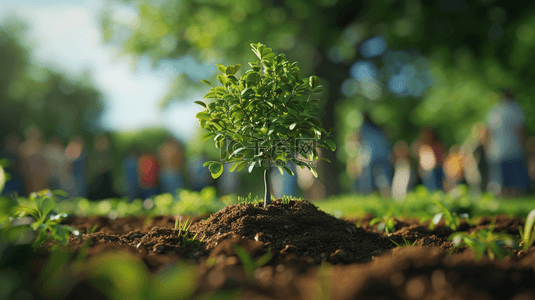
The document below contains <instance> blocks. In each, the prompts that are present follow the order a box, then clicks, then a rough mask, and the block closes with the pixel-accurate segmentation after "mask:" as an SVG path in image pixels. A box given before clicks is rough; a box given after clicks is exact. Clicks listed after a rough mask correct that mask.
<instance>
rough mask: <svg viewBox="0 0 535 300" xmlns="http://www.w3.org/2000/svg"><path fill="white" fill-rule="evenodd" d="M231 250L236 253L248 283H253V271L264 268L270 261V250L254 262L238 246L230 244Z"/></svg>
mask: <svg viewBox="0 0 535 300" xmlns="http://www.w3.org/2000/svg"><path fill="white" fill-rule="evenodd" d="M232 248H233V249H234V251H236V254H238V257H239V258H240V261H241V263H242V266H243V270H244V271H245V276H247V279H248V280H249V281H254V271H255V270H256V269H258V268H260V267H262V266H264V265H265V264H266V263H267V262H268V261H270V260H271V248H268V250H267V252H266V253H265V254H264V255H262V256H261V257H259V258H257V259H256V260H255V259H253V258H252V257H251V256H250V255H249V253H247V251H246V250H245V249H243V247H241V246H240V245H238V244H232Z"/></svg>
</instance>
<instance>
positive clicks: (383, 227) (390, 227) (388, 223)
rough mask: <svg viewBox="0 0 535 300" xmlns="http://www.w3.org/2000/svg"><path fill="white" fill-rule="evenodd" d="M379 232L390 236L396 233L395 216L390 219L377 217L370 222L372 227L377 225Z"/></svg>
mask: <svg viewBox="0 0 535 300" xmlns="http://www.w3.org/2000/svg"><path fill="white" fill-rule="evenodd" d="M377 223H379V224H378V225H377V231H379V232H381V231H384V232H386V234H390V233H393V232H395V231H396V223H395V219H394V217H393V216H388V217H386V216H385V217H376V218H373V219H372V220H371V221H370V226H373V225H375V224H377Z"/></svg>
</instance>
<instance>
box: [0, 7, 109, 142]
mask: <svg viewBox="0 0 535 300" xmlns="http://www.w3.org/2000/svg"><path fill="white" fill-rule="evenodd" d="M25 31H26V27H25V25H24V24H23V23H21V22H20V21H18V20H16V19H15V18H10V19H7V20H5V21H4V23H3V24H2V27H1V28H0V66H1V67H2V72H0V99H1V100H0V101H1V103H2V109H1V110H0V128H2V130H0V141H4V139H5V138H6V136H7V135H8V134H11V133H15V134H18V135H19V136H23V135H24V134H25V133H26V131H27V130H29V129H31V128H39V129H40V130H41V132H42V134H43V137H45V138H50V137H51V136H59V137H60V138H61V139H62V140H63V142H67V141H68V140H69V139H70V138H71V137H72V136H73V135H80V136H82V137H83V138H84V139H85V140H86V141H91V140H92V138H93V137H94V136H95V134H97V133H98V132H101V131H102V129H101V127H100V125H99V123H98V121H99V120H98V119H99V117H100V115H101V113H102V109H103V102H102V98H101V97H102V96H101V93H100V92H99V91H98V90H97V89H96V88H95V87H94V86H93V84H92V83H91V81H90V79H89V75H88V74H86V75H84V76H83V77H82V78H72V77H71V76H67V75H64V74H62V73H60V72H57V71H55V70H53V69H51V68H48V67H44V66H40V65H36V64H34V63H32V60H31V51H32V48H31V45H23V44H22V43H21V40H22V39H23V37H24V34H25Z"/></svg>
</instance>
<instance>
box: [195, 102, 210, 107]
mask: <svg viewBox="0 0 535 300" xmlns="http://www.w3.org/2000/svg"><path fill="white" fill-rule="evenodd" d="M195 103H197V104H199V105H200V106H202V107H204V108H206V107H207V106H206V103H204V102H202V101H195Z"/></svg>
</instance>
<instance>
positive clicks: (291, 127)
mask: <svg viewBox="0 0 535 300" xmlns="http://www.w3.org/2000/svg"><path fill="white" fill-rule="evenodd" d="M295 126H297V123H292V124H290V127H289V128H290V130H294V128H295Z"/></svg>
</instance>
